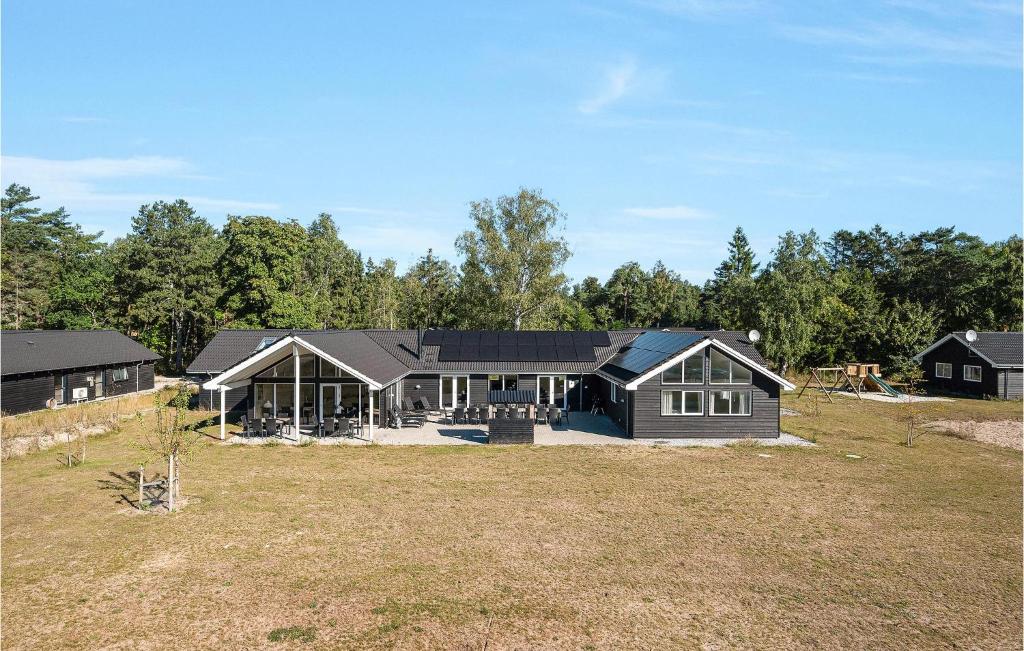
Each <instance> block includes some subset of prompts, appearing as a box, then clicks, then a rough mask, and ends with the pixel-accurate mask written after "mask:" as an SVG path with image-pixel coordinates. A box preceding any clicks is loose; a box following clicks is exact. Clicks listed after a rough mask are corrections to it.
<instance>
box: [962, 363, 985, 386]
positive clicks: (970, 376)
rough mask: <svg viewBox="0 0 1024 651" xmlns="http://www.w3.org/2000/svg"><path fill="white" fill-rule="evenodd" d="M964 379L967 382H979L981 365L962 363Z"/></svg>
mask: <svg viewBox="0 0 1024 651" xmlns="http://www.w3.org/2000/svg"><path fill="white" fill-rule="evenodd" d="M964 379H965V380H967V381H968V382H981V367H980V366H968V365H964Z"/></svg>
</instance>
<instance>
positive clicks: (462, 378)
mask: <svg viewBox="0 0 1024 651" xmlns="http://www.w3.org/2000/svg"><path fill="white" fill-rule="evenodd" d="M438 402H439V403H440V404H441V406H442V407H445V408H449V409H450V408H452V407H468V406H469V376H468V375H442V376H441V395H440V396H438Z"/></svg>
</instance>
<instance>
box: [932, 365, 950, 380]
mask: <svg viewBox="0 0 1024 651" xmlns="http://www.w3.org/2000/svg"><path fill="white" fill-rule="evenodd" d="M935 377H944V378H951V377H953V365H952V364H948V363H945V362H936V363H935Z"/></svg>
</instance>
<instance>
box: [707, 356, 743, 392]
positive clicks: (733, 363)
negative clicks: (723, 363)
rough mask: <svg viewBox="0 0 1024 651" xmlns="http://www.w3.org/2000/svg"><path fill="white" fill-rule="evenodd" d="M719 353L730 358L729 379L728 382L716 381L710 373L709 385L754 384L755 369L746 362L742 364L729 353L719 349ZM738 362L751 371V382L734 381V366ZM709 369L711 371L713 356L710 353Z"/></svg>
mask: <svg viewBox="0 0 1024 651" xmlns="http://www.w3.org/2000/svg"><path fill="white" fill-rule="evenodd" d="M718 353H719V354H720V355H722V357H725V358H726V359H727V360H729V381H728V382H715V381H714V380H713V379H712V378H711V377H710V375H711V374H710V373H708V376H709V377H708V385H709V386H717V387H721V386H728V385H730V384H732V385H736V386H745V387H749V386H751V385H752V384H754V369H752V368H750V367H748V366H747V365H746V364H740V363H739V362H737V361H736V360H734V359H733V358H731V357H729V356H728V355H726V354H725V353H724V352H722V351H718ZM736 364H739V365H740V366H741V367H743V368H745V369H746V370H747V371H749V372H750V381H749V382H733V379H732V367H733V366H735V365H736ZM708 370H709V371H710V370H711V356H710V354H709V355H708Z"/></svg>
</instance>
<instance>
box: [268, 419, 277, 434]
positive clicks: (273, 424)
mask: <svg viewBox="0 0 1024 651" xmlns="http://www.w3.org/2000/svg"><path fill="white" fill-rule="evenodd" d="M277 435H278V431H277V421H276V420H274V419H273V418H268V419H267V436H268V437H269V436H277Z"/></svg>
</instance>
